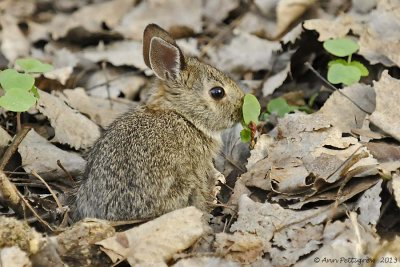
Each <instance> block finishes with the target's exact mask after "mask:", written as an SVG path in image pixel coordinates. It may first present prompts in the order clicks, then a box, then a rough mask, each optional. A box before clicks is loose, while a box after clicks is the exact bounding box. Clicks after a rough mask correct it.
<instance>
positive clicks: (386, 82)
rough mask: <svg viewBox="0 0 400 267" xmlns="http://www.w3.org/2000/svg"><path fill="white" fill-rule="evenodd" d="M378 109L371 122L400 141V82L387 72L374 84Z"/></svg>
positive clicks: (371, 117) (372, 115)
mask: <svg viewBox="0 0 400 267" xmlns="http://www.w3.org/2000/svg"><path fill="white" fill-rule="evenodd" d="M374 89H375V92H376V109H375V111H374V112H373V113H372V114H371V116H370V120H371V122H372V123H373V124H375V125H376V126H378V127H379V128H380V129H381V130H383V131H384V132H386V133H388V134H390V135H391V136H393V138H395V139H397V140H399V141H400V120H399V114H400V105H399V104H398V103H399V100H400V80H398V79H395V78H392V77H391V76H390V75H389V74H388V72H387V71H384V72H383V73H382V76H381V79H380V80H379V81H377V82H374Z"/></svg>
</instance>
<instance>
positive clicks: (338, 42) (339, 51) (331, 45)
mask: <svg viewBox="0 0 400 267" xmlns="http://www.w3.org/2000/svg"><path fill="white" fill-rule="evenodd" d="M323 46H324V48H325V50H326V51H328V52H329V53H331V54H332V55H335V56H337V57H346V56H350V55H351V54H353V53H355V52H356V51H357V50H358V48H359V46H358V44H357V43H356V42H354V41H353V40H351V39H348V38H339V39H331V40H327V41H325V42H324V44H323Z"/></svg>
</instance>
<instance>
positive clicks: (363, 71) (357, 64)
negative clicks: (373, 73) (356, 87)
mask: <svg viewBox="0 0 400 267" xmlns="http://www.w3.org/2000/svg"><path fill="white" fill-rule="evenodd" d="M349 66H354V67H356V68H358V69H359V70H360V72H361V76H368V74H369V72H368V69H367V68H366V67H365V66H364V64H362V63H361V62H359V61H356V60H353V61H351V62H350V64H349Z"/></svg>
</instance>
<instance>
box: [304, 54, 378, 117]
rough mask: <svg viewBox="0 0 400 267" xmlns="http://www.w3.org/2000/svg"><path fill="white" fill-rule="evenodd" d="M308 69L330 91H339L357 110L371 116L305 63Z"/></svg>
mask: <svg viewBox="0 0 400 267" xmlns="http://www.w3.org/2000/svg"><path fill="white" fill-rule="evenodd" d="M304 65H306V66H307V67H308V69H309V70H311V71H312V72H313V73H314V74H315V75H316V76H317V77H318V78H319V79H320V80H321V81H322V82H323V83H324V84H325V85H326V86H327V87H328V89H331V90H332V91H337V92H338V93H339V94H341V95H342V96H343V97H345V98H347V99H348V100H349V101H350V102H351V103H353V104H354V105H355V106H356V107H357V108H359V109H360V110H361V111H363V112H365V113H367V114H371V112H369V111H367V110H365V109H364V108H362V107H361V106H360V105H358V104H357V103H356V102H354V101H353V100H352V99H351V98H350V97H348V96H347V95H346V94H344V93H343V92H342V91H340V90H338V88H336V87H335V86H333V85H332V84H331V83H330V82H329V81H327V80H326V79H325V78H324V77H322V75H321V74H319V72H318V71H316V70H315V69H314V67H313V66H311V64H310V63H309V62H306V63H304Z"/></svg>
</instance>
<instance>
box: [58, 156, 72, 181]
mask: <svg viewBox="0 0 400 267" xmlns="http://www.w3.org/2000/svg"><path fill="white" fill-rule="evenodd" d="M57 165H58V167H60V168H61V170H63V171H64V173H65V174H66V175H67V177H68V178H69V179H70V180H71V182H73V183H75V181H74V178H72V175H71V174H70V173H69V172H68V171H67V170H66V169H65V168H64V166H63V165H62V164H61V161H60V160H59V159H58V160H57Z"/></svg>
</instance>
